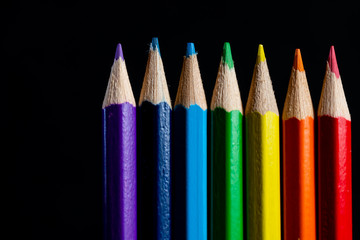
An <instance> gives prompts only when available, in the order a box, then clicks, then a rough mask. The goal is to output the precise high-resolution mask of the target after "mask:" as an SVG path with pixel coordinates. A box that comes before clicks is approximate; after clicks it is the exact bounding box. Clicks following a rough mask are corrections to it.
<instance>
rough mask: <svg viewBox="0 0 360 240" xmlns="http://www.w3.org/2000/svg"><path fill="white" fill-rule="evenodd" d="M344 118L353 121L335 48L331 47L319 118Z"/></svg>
mask: <svg viewBox="0 0 360 240" xmlns="http://www.w3.org/2000/svg"><path fill="white" fill-rule="evenodd" d="M323 115H327V116H331V117H334V118H336V117H343V118H345V119H347V120H349V121H350V120H351V117H350V112H349V108H348V105H347V102H346V97H345V93H344V88H343V85H342V81H341V77H340V74H339V70H338V66H337V63H336V56H335V50H334V47H331V49H330V54H329V59H328V61H327V64H326V73H325V78H324V82H323V87H322V91H321V96H320V102H319V107H318V116H323Z"/></svg>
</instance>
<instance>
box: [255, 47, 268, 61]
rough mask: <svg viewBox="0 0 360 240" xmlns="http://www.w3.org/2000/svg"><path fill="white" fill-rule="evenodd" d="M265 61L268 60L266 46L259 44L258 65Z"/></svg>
mask: <svg viewBox="0 0 360 240" xmlns="http://www.w3.org/2000/svg"><path fill="white" fill-rule="evenodd" d="M265 60H266V58H265V52H264V46H263V45H262V44H259V48H258V53H257V58H256V63H257V64H258V63H260V62H263V61H265Z"/></svg>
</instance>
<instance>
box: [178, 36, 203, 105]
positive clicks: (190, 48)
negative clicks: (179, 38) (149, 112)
mask: <svg viewBox="0 0 360 240" xmlns="http://www.w3.org/2000/svg"><path fill="white" fill-rule="evenodd" d="M179 104H180V105H183V106H184V107H186V108H189V107H190V106H191V105H195V104H197V105H199V107H200V108H201V109H203V110H206V109H207V104H206V97H205V92H204V88H203V85H202V80H201V75H200V69H199V64H198V60H197V55H196V53H195V47H194V44H193V43H190V44H188V45H187V49H186V56H185V57H184V62H183V67H182V71H181V76H180V82H179V87H178V91H177V94H176V99H175V106H176V105H179Z"/></svg>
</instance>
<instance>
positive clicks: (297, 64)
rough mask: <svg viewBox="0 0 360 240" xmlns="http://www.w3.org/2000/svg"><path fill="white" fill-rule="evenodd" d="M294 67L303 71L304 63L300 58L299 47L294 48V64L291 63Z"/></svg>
mask: <svg viewBox="0 0 360 240" xmlns="http://www.w3.org/2000/svg"><path fill="white" fill-rule="evenodd" d="M293 67H294V69H296V70H298V71H300V72H303V71H304V65H303V61H302V58H301V53H300V49H298V48H297V49H296V50H295V56H294V64H293Z"/></svg>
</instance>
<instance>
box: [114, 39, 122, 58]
mask: <svg viewBox="0 0 360 240" xmlns="http://www.w3.org/2000/svg"><path fill="white" fill-rule="evenodd" d="M120 57H121V59H122V60H124V55H123V51H122V47H121V44H120V43H118V45H117V46H116V52H115V60H118V59H119V58H120Z"/></svg>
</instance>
